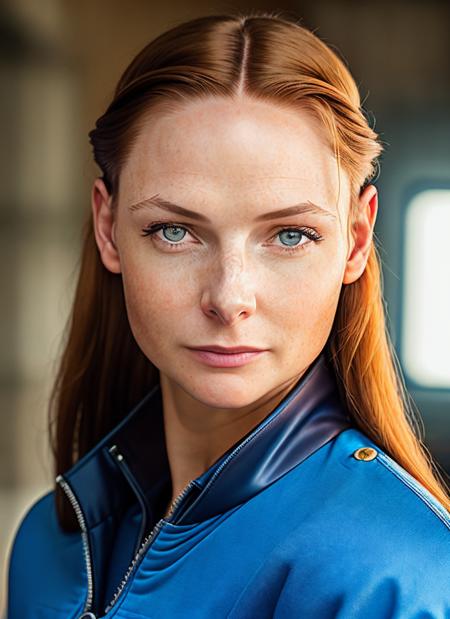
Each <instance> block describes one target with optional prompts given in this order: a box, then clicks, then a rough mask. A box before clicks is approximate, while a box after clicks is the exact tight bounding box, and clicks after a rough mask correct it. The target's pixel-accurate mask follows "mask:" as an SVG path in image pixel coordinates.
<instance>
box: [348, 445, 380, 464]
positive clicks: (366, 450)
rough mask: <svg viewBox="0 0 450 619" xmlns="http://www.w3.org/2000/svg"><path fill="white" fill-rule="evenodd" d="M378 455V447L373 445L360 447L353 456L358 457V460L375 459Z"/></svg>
mask: <svg viewBox="0 0 450 619" xmlns="http://www.w3.org/2000/svg"><path fill="white" fill-rule="evenodd" d="M377 455H378V452H377V450H376V449H373V447H360V448H359V449H357V450H356V451H355V452H354V454H353V456H354V457H355V458H356V459H357V460H366V461H368V460H373V459H374V458H376V457H377Z"/></svg>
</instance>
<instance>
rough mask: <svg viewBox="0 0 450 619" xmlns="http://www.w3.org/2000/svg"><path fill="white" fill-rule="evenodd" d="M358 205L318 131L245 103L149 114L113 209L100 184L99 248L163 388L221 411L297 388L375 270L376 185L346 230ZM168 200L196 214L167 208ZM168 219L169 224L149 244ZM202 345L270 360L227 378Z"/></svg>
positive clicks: (96, 205)
mask: <svg viewBox="0 0 450 619" xmlns="http://www.w3.org/2000/svg"><path fill="white" fill-rule="evenodd" d="M349 201H350V187H349V181H348V177H347V176H346V175H345V173H344V172H343V171H342V170H341V186H340V195H339V199H338V172H337V165H336V160H335V158H334V156H333V153H332V151H331V149H330V148H329V146H328V145H327V143H326V141H325V138H324V136H323V134H322V132H321V129H320V126H319V124H318V122H317V121H316V120H314V119H313V117H312V116H310V115H309V114H308V113H307V112H304V111H286V109H281V108H278V107H276V106H274V105H272V104H269V103H263V102H255V101H252V100H250V99H248V98H243V99H241V100H239V101H230V100H222V99H209V100H207V101H202V102H192V103H189V104H186V105H185V107H183V108H182V109H180V110H178V111H177V112H175V113H174V112H172V113H171V114H170V115H166V116H164V115H161V114H159V115H158V116H151V117H150V119H149V120H147V121H146V123H145V124H144V126H143V128H142V130H141V132H140V134H139V137H138V139H137V141H136V143H135V144H134V146H133V148H132V150H131V152H130V156H129V158H128V160H127V162H126V164H125V166H124V167H123V169H122V172H121V175H120V190H119V194H118V196H117V203H116V208H115V211H114V212H112V210H111V208H110V203H111V200H110V197H109V196H108V194H107V192H106V189H105V187H104V185H103V183H102V181H100V180H97V181H96V183H95V185H94V188H93V210H94V220H95V231H96V239H97V243H98V246H99V249H100V252H101V256H102V260H103V263H104V265H105V267H106V268H108V269H109V270H110V271H112V272H114V273H121V274H122V279H123V286H124V293H125V300H126V307H127V313H128V318H129V322H130V326H131V329H132V332H133V334H134V337H135V339H136V341H137V343H138V345H139V346H140V348H141V349H142V351H143V352H144V353H145V355H146V356H147V357H148V359H150V361H151V362H152V363H153V364H154V365H155V366H156V367H157V368H159V370H160V372H161V374H164V375H165V377H167V379H169V380H170V381H175V383H176V384H177V385H178V386H179V387H181V388H182V389H183V390H185V391H186V392H187V393H189V394H190V395H191V396H192V397H193V398H195V399H196V400H199V401H201V402H203V403H204V404H206V405H210V406H215V407H221V408H222V407H225V408H235V407H243V406H246V405H249V404H250V403H252V402H255V401H257V400H258V399H260V398H263V397H264V396H265V394H267V393H269V392H276V390H277V389H280V388H281V387H282V386H286V385H289V384H293V383H294V382H295V381H296V380H298V378H299V377H300V376H301V375H302V374H303V373H304V371H305V370H306V369H307V367H308V366H309V365H310V364H311V363H312V361H314V359H315V358H316V357H317V355H318V354H319V353H320V352H321V350H322V349H323V347H324V345H325V342H326V340H327V338H328V335H329V333H330V330H331V327H332V323H333V319H334V316H335V313H336V308H337V303H338V299H339V293H340V290H341V287H342V285H343V283H351V282H352V281H355V280H356V279H357V278H358V277H359V276H360V275H361V273H362V272H363V270H364V267H365V264H366V260H367V256H368V251H369V248H370V242H371V235H372V229H373V224H374V221H375V217H376V208H377V198H376V189H375V187H373V186H369V187H367V188H366V190H365V191H364V192H363V194H362V195H361V197H360V212H361V215H360V217H359V219H358V220H357V222H356V223H355V224H354V225H353V227H352V229H351V233H349V232H348V215H349ZM169 202H170V203H174V204H176V205H179V206H181V207H183V209H189V211H192V212H193V213H194V214H193V215H189V214H187V213H184V212H181V209H180V210H178V211H176V212H173V211H170V210H168V209H165V208H163V207H162V206H163V205H164V204H165V205H168V203H169ZM157 203H159V204H160V206H157ZM294 205H300V206H299V207H298V212H294V211H293V212H292V213H290V214H288V215H287V216H286V215H285V214H281V213H280V214H278V215H276V214H271V213H272V212H273V211H280V210H281V209H286V208H287V207H292V206H294ZM160 223H165V224H171V225H172V227H170V226H169V225H168V226H167V227H166V229H165V230H164V229H159V230H156V231H155V232H154V234H152V235H150V234H149V232H150V231H151V229H152V227H154V226H155V225H156V224H160ZM153 229H154V230H155V228H153ZM207 345H220V346H227V347H230V346H254V347H257V348H261V349H264V350H265V352H264V353H262V354H261V355H259V356H257V357H255V358H253V359H252V361H251V362H250V363H247V364H246V365H242V366H239V367H231V368H230V367H228V368H218V367H211V366H210V365H207V364H205V363H204V362H203V361H201V360H199V359H198V358H197V356H196V355H195V354H194V353H193V352H192V351H191V350H189V348H190V347H193V348H195V347H199V346H207Z"/></svg>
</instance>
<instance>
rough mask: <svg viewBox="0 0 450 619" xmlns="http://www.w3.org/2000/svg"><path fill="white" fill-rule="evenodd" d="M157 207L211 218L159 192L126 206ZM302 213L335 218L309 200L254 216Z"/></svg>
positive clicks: (205, 219) (201, 218)
mask: <svg viewBox="0 0 450 619" xmlns="http://www.w3.org/2000/svg"><path fill="white" fill-rule="evenodd" d="M155 206H156V207H158V208H161V209H164V210H166V211H170V212H172V213H178V215H184V216H185V217H190V218H191V219H194V220H196V221H202V222H204V223H208V224H210V223H211V220H210V219H208V217H206V216H205V215H202V214H201V213H197V212H196V211H191V210H189V209H187V208H185V207H184V206H179V205H178V204H174V203H173V202H170V201H169V200H166V199H164V198H162V197H160V195H159V194H156V195H154V196H152V197H151V198H147V199H146V200H142V201H141V202H138V203H137V204H132V205H131V206H129V207H128V209H129V210H130V211H131V212H135V211H138V210H140V209H143V208H153V207H155ZM303 213H313V214H315V215H321V216H325V217H330V218H332V219H336V215H335V214H334V213H332V212H331V211H328V210H327V209H324V208H323V207H321V206H318V205H317V204H314V203H313V202H311V201H310V200H308V201H307V202H300V203H299V204H294V206H288V207H287V208H282V209H278V210H276V211H271V212H270V213H263V214H262V215H258V217H256V218H255V221H270V220H271V219H278V218H280V217H289V216H291V215H297V214H303Z"/></svg>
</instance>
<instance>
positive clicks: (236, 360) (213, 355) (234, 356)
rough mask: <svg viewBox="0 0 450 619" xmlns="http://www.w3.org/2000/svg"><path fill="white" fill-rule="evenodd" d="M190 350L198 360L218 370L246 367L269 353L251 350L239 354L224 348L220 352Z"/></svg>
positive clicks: (240, 351) (239, 351) (241, 351)
mask: <svg viewBox="0 0 450 619" xmlns="http://www.w3.org/2000/svg"><path fill="white" fill-rule="evenodd" d="M189 350H191V352H192V354H193V355H194V356H195V358H196V359H197V360H199V361H202V362H203V363H205V364H206V365H209V366H212V367H217V368H231V367H239V366H242V365H246V364H247V363H250V362H252V361H253V360H255V359H257V358H258V357H260V356H261V355H263V354H264V353H265V352H267V351H266V350H262V349H254V348H253V349H251V350H248V349H247V350H242V349H240V350H239V349H238V351H237V352H230V349H225V352H224V349H223V348H222V349H221V350H220V352H216V351H215V350H211V349H207V350H205V349H199V348H190V349H189Z"/></svg>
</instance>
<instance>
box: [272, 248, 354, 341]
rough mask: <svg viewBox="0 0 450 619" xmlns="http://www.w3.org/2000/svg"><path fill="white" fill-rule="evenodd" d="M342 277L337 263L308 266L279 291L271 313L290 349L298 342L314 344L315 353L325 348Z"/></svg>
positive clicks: (336, 261) (339, 264)
mask: <svg viewBox="0 0 450 619" xmlns="http://www.w3.org/2000/svg"><path fill="white" fill-rule="evenodd" d="M342 277H343V265H342V264H341V262H340V261H339V260H335V261H334V262H333V263H328V264H320V263H317V264H313V263H310V264H309V265H308V268H305V269H299V270H298V273H297V274H296V276H295V279H292V278H291V279H290V281H289V283H288V285H285V286H284V287H283V288H282V289H279V293H280V294H279V295H278V297H277V299H278V300H277V302H276V306H275V308H274V309H275V313H276V315H278V316H280V317H282V320H281V324H282V325H283V332H284V335H285V337H288V338H289V339H290V340H291V341H292V345H293V346H294V347H295V346H296V345H298V343H299V341H300V342H302V343H304V344H308V345H313V344H317V346H318V347H319V350H320V348H321V346H323V345H324V344H325V342H326V340H327V338H328V335H329V333H330V330H331V327H332V324H333V321H334V317H335V314H336V308H337V304H338V301H339V295H340V292H341V288H342Z"/></svg>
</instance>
